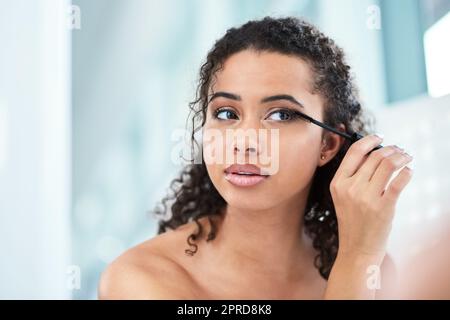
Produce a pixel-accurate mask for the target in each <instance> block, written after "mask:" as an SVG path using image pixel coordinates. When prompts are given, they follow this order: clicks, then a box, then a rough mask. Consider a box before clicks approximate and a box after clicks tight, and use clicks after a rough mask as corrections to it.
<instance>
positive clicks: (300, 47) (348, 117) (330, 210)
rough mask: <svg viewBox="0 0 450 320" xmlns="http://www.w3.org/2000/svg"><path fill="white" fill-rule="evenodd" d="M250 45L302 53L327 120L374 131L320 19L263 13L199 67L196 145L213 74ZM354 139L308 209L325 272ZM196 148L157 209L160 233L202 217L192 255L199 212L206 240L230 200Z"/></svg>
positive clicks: (315, 186)
mask: <svg viewBox="0 0 450 320" xmlns="http://www.w3.org/2000/svg"><path fill="white" fill-rule="evenodd" d="M247 49H252V50H256V51H258V52H261V51H266V52H276V53H281V54H286V55H291V56H297V57H300V58H302V59H304V61H306V62H307V63H308V64H309V65H310V67H311V69H312V70H313V74H314V80H315V81H314V86H313V90H314V92H315V93H318V94H320V95H321V96H322V97H323V98H324V101H325V105H324V122H325V123H326V124H328V125H330V126H333V127H335V128H337V127H338V125H339V124H344V125H345V128H346V130H347V132H348V133H353V132H355V131H356V132H359V133H362V134H368V133H369V132H368V131H369V130H368V126H370V125H372V124H371V123H370V122H371V121H372V119H370V120H369V118H367V117H366V114H363V111H362V109H361V104H360V102H359V98H358V96H357V91H356V88H355V86H354V84H353V79H352V77H351V74H350V67H349V66H348V65H347V63H346V62H345V58H344V53H343V51H342V49H341V48H339V47H338V46H337V45H336V44H335V43H334V41H333V40H331V39H330V38H328V37H326V36H325V35H324V34H323V33H321V32H320V31H319V30H318V29H317V28H316V27H314V26H313V25H311V24H309V23H307V22H305V21H303V20H301V19H299V18H296V17H283V18H273V17H265V18H263V19H261V20H254V21H249V22H247V23H245V24H244V25H242V26H240V27H238V28H231V29H229V30H227V32H226V34H225V35H224V36H223V37H222V38H220V39H219V40H217V41H216V42H215V44H214V46H213V48H212V49H211V50H210V51H209V52H208V55H207V58H206V62H204V63H203V65H202V66H201V68H200V75H199V76H200V79H199V83H198V87H197V92H196V98H195V100H194V101H193V102H191V103H189V108H190V113H189V119H190V120H191V124H192V128H191V130H190V131H191V141H192V142H193V143H195V145H197V146H199V144H198V142H197V141H196V139H195V134H196V132H197V131H199V130H200V129H201V128H202V127H203V125H204V124H205V121H206V112H207V106H208V92H209V89H210V87H211V85H212V84H213V77H214V75H215V74H216V72H217V71H218V70H220V69H221V68H222V67H223V64H224V62H225V60H226V59H227V58H228V57H230V56H231V55H233V54H235V53H237V52H240V51H243V50H247ZM349 147H350V142H348V141H347V140H346V142H344V144H343V146H342V147H341V149H340V150H339V152H338V153H337V154H336V156H335V157H334V158H333V159H332V160H331V161H329V162H328V163H327V164H325V165H324V166H321V167H319V168H317V170H316V172H315V174H314V177H313V183H312V186H311V189H310V193H309V195H308V200H307V204H306V209H305V214H304V226H305V232H306V233H307V234H308V235H309V236H310V237H311V238H312V240H313V246H314V248H315V249H316V250H317V252H318V254H317V256H316V259H315V262H314V265H315V266H316V267H317V268H318V270H319V272H320V274H321V276H322V277H323V278H325V279H328V276H329V273H330V271H331V268H332V266H333V263H334V260H335V258H336V254H337V251H338V247H339V241H338V228H337V219H336V212H335V209H334V205H333V201H332V197H331V193H330V190H329V188H330V182H331V180H332V178H333V176H334V174H335V172H336V170H337V168H338V167H339V165H340V163H341V161H342V159H343V157H344V155H345V154H346V152H347V150H348V148H349ZM191 152H192V159H191V160H190V163H189V164H188V165H186V166H185V167H184V169H183V170H182V172H181V174H180V176H179V177H178V178H176V179H174V180H173V181H172V183H171V185H170V194H169V195H167V196H166V197H165V198H164V199H163V200H162V201H161V204H160V205H159V206H157V208H156V209H155V211H154V213H155V214H156V215H157V217H158V216H159V217H160V219H159V223H158V224H159V227H158V234H161V233H163V232H165V231H167V229H172V230H173V229H176V228H177V227H179V226H181V225H183V224H186V223H188V222H191V221H193V220H194V221H195V222H196V224H197V227H198V228H197V231H196V232H195V233H193V234H191V235H190V236H189V237H188V238H187V243H188V244H189V246H190V249H186V250H185V252H186V254H189V255H193V254H195V252H196V251H197V245H196V244H195V241H196V240H199V239H200V237H202V235H203V228H202V225H201V224H200V222H199V221H198V220H199V219H200V218H201V217H207V218H208V220H209V223H210V225H211V230H210V231H209V233H208V236H207V239H206V241H211V240H213V239H214V238H215V236H216V232H217V226H215V224H214V221H213V219H211V217H213V216H214V215H220V214H221V213H222V212H223V209H224V208H225V207H226V202H225V200H224V199H223V198H222V196H221V195H220V194H219V193H218V191H217V190H216V188H215V187H214V185H213V183H212V182H211V179H210V177H209V175H208V172H207V171H206V166H205V164H204V161H200V164H197V162H195V163H194V158H195V157H196V156H197V157H198V153H197V152H195V148H194V144H192V145H191ZM168 207H170V210H169V211H168V210H167V209H168ZM299 214H301V213H299Z"/></svg>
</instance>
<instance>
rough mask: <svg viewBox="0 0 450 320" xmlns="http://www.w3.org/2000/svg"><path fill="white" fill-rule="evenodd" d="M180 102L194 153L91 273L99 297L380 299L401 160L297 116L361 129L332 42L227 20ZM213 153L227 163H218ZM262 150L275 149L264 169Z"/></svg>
mask: <svg viewBox="0 0 450 320" xmlns="http://www.w3.org/2000/svg"><path fill="white" fill-rule="evenodd" d="M190 107H191V110H192V111H193V117H192V123H193V128H192V129H193V131H192V139H193V140H195V139H194V134H195V133H196V132H197V131H199V130H202V133H203V137H204V139H203V140H204V141H203V143H202V151H203V153H202V157H201V159H202V160H203V161H201V163H200V164H197V163H192V164H191V165H189V166H187V167H186V168H185V169H184V171H183V172H182V174H181V176H180V178H178V179H176V180H175V181H174V182H173V183H172V186H171V187H172V190H173V191H174V194H173V195H170V196H168V197H167V198H165V199H164V200H163V208H162V209H158V210H157V213H158V214H161V215H162V218H161V221H160V228H159V233H160V235H158V236H157V237H155V238H153V239H150V240H148V241H146V242H145V243H143V244H140V245H138V246H136V247H134V248H132V249H130V250H128V251H127V252H126V253H125V254H123V255H122V256H120V257H119V258H118V259H117V260H116V261H114V262H113V263H112V264H111V265H110V266H109V267H108V268H107V270H106V271H105V272H104V273H103V275H102V279H101V282H100V286H99V297H100V298H112V299H122V298H123V299H128V298H131V299H133V298H138V299H140V298H143V299H320V298H330V299H335V298H338V299H339V298H363V299H365V298H375V297H383V296H382V295H380V292H383V290H380V272H379V270H380V267H381V271H382V272H381V274H383V270H384V269H386V264H387V262H389V261H388V260H387V259H385V257H386V251H385V247H386V241H387V239H388V235H389V232H390V227H391V223H392V219H393V215H394V212H395V205H396V202H397V199H398V197H399V194H400V193H401V191H402V190H403V188H404V187H405V186H406V185H407V183H408V182H409V180H410V178H411V170H410V169H409V168H408V167H405V165H406V164H407V163H408V162H410V161H411V157H410V156H409V155H408V154H407V153H406V152H404V150H402V149H400V148H398V147H396V146H386V147H383V148H380V149H378V150H374V148H375V147H377V146H378V145H379V144H380V143H381V141H382V138H380V137H378V136H376V135H368V136H366V137H364V138H362V139H360V140H358V141H357V142H355V143H353V144H351V143H350V142H348V141H347V140H344V138H342V136H341V135H339V134H336V133H334V132H332V131H329V130H324V129H323V128H322V127H320V126H316V125H314V124H313V123H311V122H308V121H304V119H305V118H302V117H299V116H297V115H298V113H300V114H306V115H307V116H309V117H311V118H313V119H315V120H316V121H318V122H320V123H325V124H327V125H328V126H331V127H333V128H335V129H337V130H339V131H342V132H344V131H345V132H347V133H351V132H359V133H362V134H367V133H368V132H367V131H368V128H367V127H366V124H365V122H364V121H363V118H362V117H363V114H362V109H361V105H360V103H359V102H358V97H357V94H356V89H355V87H354V85H353V83H352V79H351V77H350V67H349V66H348V65H347V64H346V62H345V60H344V54H343V52H342V50H341V49H340V48H339V47H337V46H336V45H335V43H334V42H333V41H332V40H331V39H329V38H327V37H326V36H325V35H323V34H322V33H321V32H319V31H318V30H317V29H316V28H315V27H314V26H312V25H310V24H308V23H306V22H304V21H301V20H299V19H296V18H292V17H288V18H277V19H276V18H271V17H265V18H264V19H262V20H258V21H249V22H248V23H246V24H244V25H242V26H241V27H239V28H231V29H229V30H228V31H227V32H226V34H225V35H224V36H223V37H222V38H221V39H219V40H218V41H217V42H216V43H215V45H214V47H213V48H212V50H210V52H209V53H208V56H207V59H206V62H205V63H204V64H203V65H202V67H201V70H200V82H199V86H198V90H197V97H196V100H195V101H194V102H192V103H191V104H190ZM252 130H253V131H260V130H262V131H264V132H266V133H269V134H270V135H272V134H273V135H272V136H271V137H272V138H273V137H275V139H267V140H265V141H264V139H262V138H261V137H262V136H259V135H258V137H256V136H255V135H250V134H247V133H248V132H252ZM217 136H221V137H222V138H223V137H225V138H224V139H213V138H211V137H215V138H217ZM205 137H207V139H205ZM244 138H245V139H244ZM273 147H275V148H273ZM221 148H223V151H225V153H226V154H227V155H232V156H233V157H231V160H230V157H225V158H226V159H225V161H219V160H220V159H219V157H218V156H217V154H218V153H220V152H217V151H218V150H219V151H220V149H221ZM211 150H213V151H214V150H215V151H216V152H215V153H214V152H212V151H211ZM267 150H271V151H274V150H275V152H274V154H275V155H276V156H275V157H273V156H272V157H270V159H269V160H270V161H268V162H267V161H266V163H264V164H263V163H262V161H259V160H261V157H260V156H261V155H262V154H264V153H265V151H267ZM371 151H373V152H371ZM194 156H195V155H194ZM197 156H198V154H197ZM237 158H239V159H241V160H243V161H241V162H239V161H236V159H237ZM255 158H256V159H257V161H256V162H251V161H250V159H255ZM222 160H223V158H222ZM266 160H267V159H266ZM402 167H403V169H402V170H401V171H400V172H399V174H398V175H397V176H396V177H395V178H394V179H392V181H391V183H390V184H388V182H389V181H390V179H391V178H392V176H393V174H394V173H395V172H396V171H397V170H399V169H401V168H402ZM169 202H170V206H169V205H168V203H169ZM168 208H170V212H169V216H165V213H166V211H167V210H166V209H168ZM165 231H168V232H165ZM186 240H187V243H186ZM385 280H386V279H384V278H383V277H382V278H381V289H386V288H385V284H386V283H387V282H386V281H385Z"/></svg>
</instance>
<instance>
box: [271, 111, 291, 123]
mask: <svg viewBox="0 0 450 320" xmlns="http://www.w3.org/2000/svg"><path fill="white" fill-rule="evenodd" d="M292 118H293V117H292V112H291V111H289V110H277V111H275V112H272V113H271V114H270V115H269V117H268V119H270V120H276V121H289V120H292Z"/></svg>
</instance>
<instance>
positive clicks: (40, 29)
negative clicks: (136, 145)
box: [0, 0, 71, 299]
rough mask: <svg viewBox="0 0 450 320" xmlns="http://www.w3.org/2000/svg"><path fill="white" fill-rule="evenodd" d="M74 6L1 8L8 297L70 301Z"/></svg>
mask: <svg viewBox="0 0 450 320" xmlns="http://www.w3.org/2000/svg"><path fill="white" fill-rule="evenodd" d="M68 5H69V2H68V1H65V0H40V1H28V0H9V1H8V0H2V1H0V8H1V9H0V45H1V50H0V298H3V299H4V298H8V299H14V298H31V299H34V298H69V297H70V296H71V292H70V291H69V290H68V289H67V287H66V270H67V267H68V265H69V264H70V247H69V241H70V233H69V210H70V161H69V160H70V103H69V101H70V99H69V79H70V73H69V63H68V62H69V58H70V56H69V54H70V50H69V49H70V29H69V28H68V27H67V25H66V22H67V21H66V15H67V6H68Z"/></svg>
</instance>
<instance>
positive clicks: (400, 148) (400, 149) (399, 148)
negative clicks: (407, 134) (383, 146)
mask: <svg viewBox="0 0 450 320" xmlns="http://www.w3.org/2000/svg"><path fill="white" fill-rule="evenodd" d="M394 147H396V148H397V149H398V150H399V151H402V152H404V151H405V149H404V148H402V147H400V146H399V145H396V144H395V145H394Z"/></svg>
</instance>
